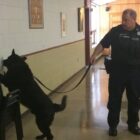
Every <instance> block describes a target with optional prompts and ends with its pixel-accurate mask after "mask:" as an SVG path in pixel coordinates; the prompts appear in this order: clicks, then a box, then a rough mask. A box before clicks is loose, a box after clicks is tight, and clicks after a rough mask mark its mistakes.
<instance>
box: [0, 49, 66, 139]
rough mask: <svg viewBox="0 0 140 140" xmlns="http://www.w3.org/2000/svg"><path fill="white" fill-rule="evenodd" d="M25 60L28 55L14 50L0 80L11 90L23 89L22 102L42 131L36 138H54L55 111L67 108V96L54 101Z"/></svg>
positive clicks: (6, 62) (4, 63) (5, 61)
mask: <svg viewBox="0 0 140 140" xmlns="http://www.w3.org/2000/svg"><path fill="white" fill-rule="evenodd" d="M25 60H26V57H20V56H19V55H17V54H15V51H14V50H13V51H12V54H11V55H10V56H9V57H8V58H7V59H5V60H4V61H3V65H4V66H5V67H7V72H6V73H5V74H4V75H2V74H1V75H0V81H1V83H3V84H4V85H5V86H6V87H7V88H8V89H9V91H13V90H15V89H19V90H20V91H21V94H20V101H21V103H22V104H23V105H24V106H26V107H27V108H29V110H30V111H31V112H32V113H33V114H34V115H35V118H36V124H37V126H38V128H39V130H40V131H41V132H42V135H39V136H37V137H36V139H43V138H47V140H53V135H52V133H51V130H50V126H51V123H52V121H53V119H54V115H55V113H56V112H59V111H63V110H64V109H65V107H66V101H67V96H66V95H65V96H63V98H62V101H61V104H55V103H53V102H52V101H51V99H50V98H49V97H48V96H47V95H46V94H45V93H44V92H43V90H42V89H41V88H40V86H39V85H38V84H37V82H36V81H35V80H34V77H33V74H32V71H31V69H30V68H29V66H28V64H27V63H26V62H25Z"/></svg>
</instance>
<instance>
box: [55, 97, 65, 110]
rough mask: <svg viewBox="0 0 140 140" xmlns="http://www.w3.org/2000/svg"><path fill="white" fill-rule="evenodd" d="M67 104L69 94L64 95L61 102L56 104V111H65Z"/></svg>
mask: <svg viewBox="0 0 140 140" xmlns="http://www.w3.org/2000/svg"><path fill="white" fill-rule="evenodd" d="M66 105H67V96H66V95H64V96H63V98H62V101H61V104H54V109H55V112H60V111H63V110H64V109H65V108H66Z"/></svg>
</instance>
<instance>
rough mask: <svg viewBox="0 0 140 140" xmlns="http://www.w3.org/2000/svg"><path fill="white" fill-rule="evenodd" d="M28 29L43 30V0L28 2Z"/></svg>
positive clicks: (30, 0)
mask: <svg viewBox="0 0 140 140" xmlns="http://www.w3.org/2000/svg"><path fill="white" fill-rule="evenodd" d="M28 7H29V28H36V29H37V28H43V27H44V18H43V0H28Z"/></svg>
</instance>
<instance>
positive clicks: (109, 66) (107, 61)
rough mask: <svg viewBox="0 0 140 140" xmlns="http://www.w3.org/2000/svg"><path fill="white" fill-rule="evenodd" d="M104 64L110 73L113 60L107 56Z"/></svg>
mask: <svg viewBox="0 0 140 140" xmlns="http://www.w3.org/2000/svg"><path fill="white" fill-rule="evenodd" d="M104 65H105V69H106V72H107V73H108V74H110V72H111V69H112V60H111V58H110V57H105V58H104Z"/></svg>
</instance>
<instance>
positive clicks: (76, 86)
mask: <svg viewBox="0 0 140 140" xmlns="http://www.w3.org/2000/svg"><path fill="white" fill-rule="evenodd" d="M90 67H91V64H89V66H88V68H87V69H86V71H85V73H84V75H83V76H82V78H81V79H80V81H79V82H78V83H77V84H76V85H75V86H74V87H73V88H72V89H70V90H67V91H56V90H52V89H50V88H48V87H47V86H45V85H44V84H43V83H42V82H41V81H40V80H39V79H38V78H37V77H35V76H34V78H35V80H36V81H38V82H39V83H40V84H41V85H42V86H43V87H45V88H46V89H47V90H49V91H51V92H55V93H67V92H70V91H72V90H74V89H75V88H77V87H78V86H79V85H80V84H81V82H82V81H83V79H84V78H85V76H86V75H87V73H88V71H89V69H90Z"/></svg>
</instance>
